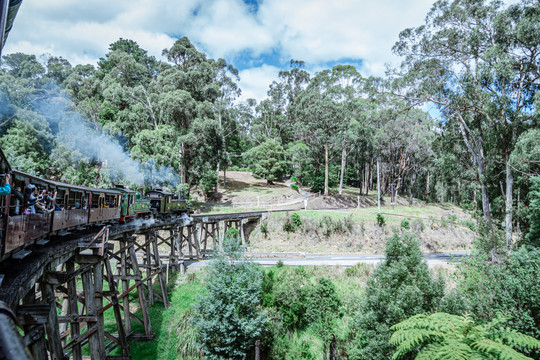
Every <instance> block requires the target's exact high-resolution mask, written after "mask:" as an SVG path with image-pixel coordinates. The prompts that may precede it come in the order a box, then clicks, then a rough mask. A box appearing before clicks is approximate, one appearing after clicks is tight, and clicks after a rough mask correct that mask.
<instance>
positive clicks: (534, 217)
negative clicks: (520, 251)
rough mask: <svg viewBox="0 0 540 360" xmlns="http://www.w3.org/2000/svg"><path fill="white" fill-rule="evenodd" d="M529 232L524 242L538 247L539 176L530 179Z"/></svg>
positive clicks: (539, 215) (539, 242)
mask: <svg viewBox="0 0 540 360" xmlns="http://www.w3.org/2000/svg"><path fill="white" fill-rule="evenodd" d="M529 223H530V225H529V232H528V233H527V235H526V236H525V241H526V242H527V243H528V244H531V245H533V246H536V247H540V176H535V177H532V178H531V189H530V192H529Z"/></svg>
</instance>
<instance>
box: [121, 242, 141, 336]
mask: <svg viewBox="0 0 540 360" xmlns="http://www.w3.org/2000/svg"><path fill="white" fill-rule="evenodd" d="M120 249H121V252H120V278H121V279H122V292H123V293H125V292H127V291H128V289H129V280H128V263H127V257H128V241H127V236H126V235H124V236H123V237H122V239H121V240H120ZM132 262H133V259H132ZM135 263H137V259H136V258H135ZM132 265H133V264H132ZM122 306H123V307H124V328H125V330H126V333H128V334H129V333H131V319H130V317H129V314H130V311H129V296H124V298H123V300H122Z"/></svg>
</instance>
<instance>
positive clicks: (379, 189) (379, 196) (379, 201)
mask: <svg viewBox="0 0 540 360" xmlns="http://www.w3.org/2000/svg"><path fill="white" fill-rule="evenodd" d="M379 168H380V166H379V158H377V210H378V212H381V176H380V171H379V170H380V169H379Z"/></svg>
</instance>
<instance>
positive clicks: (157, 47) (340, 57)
mask: <svg viewBox="0 0 540 360" xmlns="http://www.w3.org/2000/svg"><path fill="white" fill-rule="evenodd" d="M432 2H433V0H376V1H373V0H335V1H328V0H301V1H300V0H296V1H294V0H261V1H257V0H153V1H149V0H112V1H111V0H93V1H88V0H85V1H81V0H49V1H43V0H23V2H22V5H21V8H20V9H19V14H18V16H17V18H16V19H15V24H14V27H13V31H12V32H11V33H10V35H9V38H8V40H7V43H6V45H5V47H4V50H3V53H4V54H7V53H12V52H24V53H28V54H36V55H41V54H44V53H49V54H52V55H57V56H62V57H64V58H66V59H68V60H69V61H70V62H71V63H72V64H87V63H91V64H94V65H95V64H96V63H97V60H98V59H99V58H100V57H103V56H104V54H105V53H106V52H107V49H108V46H109V44H111V43H113V42H114V41H116V40H118V39H119V38H127V39H132V40H135V41H136V42H137V43H138V44H139V45H140V46H141V47H142V48H144V49H146V50H148V52H149V53H150V54H152V55H154V56H156V57H157V58H158V59H163V58H162V56H161V51H162V50H163V49H164V48H170V47H171V46H172V45H173V43H174V42H175V40H176V39H178V38H180V37H182V36H187V37H188V38H189V39H190V40H191V41H192V42H193V43H194V44H195V45H196V46H197V47H198V48H199V50H202V51H204V52H205V53H206V54H208V56H210V57H212V58H219V57H222V58H224V59H226V60H227V61H228V62H229V63H232V64H233V65H234V66H235V67H236V68H238V69H239V70H240V77H241V81H240V87H241V88H242V91H243V94H242V98H248V97H254V98H256V99H258V100H261V99H262V98H264V96H265V94H266V90H267V88H268V85H269V84H270V83H271V81H272V80H274V79H275V78H276V76H277V73H278V71H279V70H280V69H287V68H288V64H289V61H290V59H296V60H303V61H305V63H306V67H307V69H308V70H310V71H312V72H316V71H318V70H320V69H323V68H328V67H332V66H334V65H336V64H340V63H347V64H352V65H355V66H356V67H357V68H358V69H359V70H360V71H361V72H362V73H363V74H365V75H370V74H376V75H381V74H383V72H384V64H385V63H396V58H395V57H393V55H392V53H391V47H392V45H393V44H394V42H395V41H396V40H397V37H398V34H399V32H400V31H401V30H403V29H405V28H407V27H413V26H418V25H421V24H422V23H423V21H424V18H425V15H426V14H427V12H428V11H429V9H430V7H431V4H432Z"/></svg>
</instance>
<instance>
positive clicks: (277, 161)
mask: <svg viewBox="0 0 540 360" xmlns="http://www.w3.org/2000/svg"><path fill="white" fill-rule="evenodd" d="M244 158H245V159H246V161H247V162H248V164H250V169H251V171H252V172H253V175H257V176H260V177H261V178H264V179H266V180H267V182H268V183H269V184H272V182H273V181H274V180H281V178H282V177H283V174H285V172H286V171H287V169H288V166H287V163H286V162H285V151H284V150H283V146H282V145H281V144H280V143H279V142H276V141H273V140H266V141H265V142H264V143H262V144H260V145H259V146H256V147H254V148H252V149H250V150H248V151H247V152H246V153H245V154H244Z"/></svg>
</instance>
